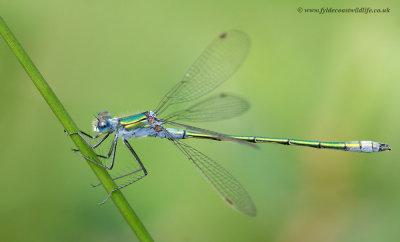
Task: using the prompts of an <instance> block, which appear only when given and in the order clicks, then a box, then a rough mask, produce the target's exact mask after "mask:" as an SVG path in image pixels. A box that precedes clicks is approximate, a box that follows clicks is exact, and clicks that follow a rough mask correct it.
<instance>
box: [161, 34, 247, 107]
mask: <svg viewBox="0 0 400 242" xmlns="http://www.w3.org/2000/svg"><path fill="white" fill-rule="evenodd" d="M249 47H250V38H249V37H248V36H247V34H245V33H243V32H241V31H237V30H231V31H227V32H225V33H223V34H221V35H220V36H219V37H218V38H216V39H215V40H214V41H213V42H212V43H211V44H210V45H209V46H208V48H207V49H206V50H205V51H204V52H203V53H202V54H201V56H200V57H199V58H198V59H197V60H196V61H195V63H194V64H193V65H192V66H191V67H190V68H189V71H188V72H187V73H186V74H185V76H184V78H183V80H182V81H180V82H179V83H178V84H177V85H176V86H175V87H174V88H172V89H171V90H170V91H169V92H168V93H167V94H166V95H165V96H164V98H163V99H162V100H161V102H160V103H159V105H158V106H157V108H156V109H155V110H154V111H155V112H156V113H158V114H160V113H162V112H163V111H164V110H166V109H167V108H168V107H169V106H170V105H173V104H176V103H182V102H188V101H191V100H194V99H196V98H199V97H201V96H203V95H205V94H207V93H209V92H210V91H212V90H213V89H215V88H216V87H217V86H219V85H220V84H221V83H223V82H224V81H225V80H227V79H228V78H229V77H230V76H232V74H233V73H234V72H235V71H236V70H237V69H238V68H239V66H240V65H241V64H242V62H243V60H244V58H245V57H246V55H247V53H248V51H249Z"/></svg>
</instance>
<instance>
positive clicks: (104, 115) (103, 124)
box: [93, 111, 111, 133]
mask: <svg viewBox="0 0 400 242" xmlns="http://www.w3.org/2000/svg"><path fill="white" fill-rule="evenodd" d="M110 119H111V114H110V113H109V112H107V111H102V112H100V113H99V114H98V115H97V118H96V119H95V120H94V121H93V130H94V131H95V132H98V133H105V132H107V131H108V130H109V129H110V127H111V124H110Z"/></svg>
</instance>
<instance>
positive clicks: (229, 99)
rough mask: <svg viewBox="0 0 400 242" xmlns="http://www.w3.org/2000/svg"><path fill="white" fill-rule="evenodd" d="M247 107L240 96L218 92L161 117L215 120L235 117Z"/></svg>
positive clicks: (172, 119)
mask: <svg viewBox="0 0 400 242" xmlns="http://www.w3.org/2000/svg"><path fill="white" fill-rule="evenodd" d="M249 107H250V105H249V103H248V102H246V101H245V100H244V99H242V98H240V97H237V96H234V95H231V94H226V93H220V94H219V95H217V96H212V97H210V98H208V99H206V100H203V101H201V102H198V103H196V104H194V105H192V106H190V107H189V108H186V109H184V110H180V111H177V112H173V113H170V114H167V115H166V116H165V117H163V119H166V120H169V121H174V120H182V121H191V122H206V121H217V120H224V119H229V118H233V117H236V116H238V115H240V114H242V113H244V112H246V111H247V110H248V109H249Z"/></svg>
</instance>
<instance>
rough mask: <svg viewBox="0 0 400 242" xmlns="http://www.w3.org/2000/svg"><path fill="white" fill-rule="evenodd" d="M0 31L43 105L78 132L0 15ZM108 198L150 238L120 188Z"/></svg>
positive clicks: (85, 150)
mask: <svg viewBox="0 0 400 242" xmlns="http://www.w3.org/2000/svg"><path fill="white" fill-rule="evenodd" d="M0 34H1V35H2V36H3V38H4V40H5V41H6V42H7V44H8V46H9V47H10V48H11V50H12V51H13V52H14V54H15V55H16V56H17V58H18V60H19V62H20V63H21V65H22V67H23V68H24V69H25V71H26V72H27V73H28V75H29V77H30V78H31V80H32V81H33V83H34V84H35V86H36V87H37V89H38V90H39V92H40V94H42V96H43V98H44V99H45V100H46V102H47V104H48V105H49V106H50V108H51V110H52V111H53V113H54V114H55V115H56V117H57V118H58V120H59V121H60V123H61V124H62V126H63V127H64V129H65V130H67V131H68V132H69V133H72V132H78V131H79V129H78V128H77V126H76V124H75V123H74V121H73V120H72V119H71V117H70V116H69V114H68V113H67V111H66V110H65V108H64V106H63V105H62V104H61V102H60V100H59V99H58V98H57V96H56V95H55V93H54V92H53V90H52V89H51V88H50V86H49V84H48V83H47V82H46V80H45V79H44V77H43V76H42V75H41V74H40V72H39V70H38V69H37V68H36V66H35V65H34V64H33V62H32V60H31V59H30V58H29V56H28V54H27V53H26V52H25V51H24V49H23V48H22V46H21V45H20V44H19V42H18V41H17V39H16V38H15V36H14V35H13V34H12V32H11V30H10V29H9V28H8V26H7V24H6V23H5V22H4V20H3V18H2V17H1V16H0ZM60 133H61V131H60ZM70 137H71V139H72V141H73V142H74V143H75V145H76V147H77V148H78V149H79V150H80V152H81V153H82V154H83V155H84V156H86V157H88V158H90V159H92V160H93V161H96V162H99V163H100V161H99V160H98V158H97V156H96V154H95V152H94V151H93V149H92V148H91V147H90V146H88V145H87V144H86V142H85V141H84V140H83V139H82V138H81V137H80V136H79V135H70ZM87 162H88V164H89V166H90V168H92V170H93V172H94V173H95V174H96V176H97V177H98V179H99V180H100V182H101V183H102V184H103V187H104V188H105V189H106V191H107V193H109V192H110V191H111V190H112V189H113V188H115V187H116V185H115V183H114V182H113V180H112V179H111V177H110V175H109V174H108V172H107V171H106V170H105V169H104V168H102V167H100V166H98V165H96V164H94V163H93V162H90V161H87ZM111 199H112V201H113V202H114V204H115V206H117V208H118V210H119V211H120V213H121V214H122V216H123V217H124V218H125V220H126V222H127V223H128V225H129V226H130V227H131V228H132V230H133V231H134V232H135V234H136V236H137V237H138V238H139V239H140V240H141V241H153V239H152V238H151V236H150V234H149V232H148V231H147V230H146V228H145V227H144V225H143V224H142V222H141V221H140V219H139V218H138V216H137V215H136V213H135V212H134V211H133V209H132V207H131V206H130V205H129V203H128V201H127V200H126V199H125V197H124V196H123V194H122V193H121V191H119V190H118V191H115V192H113V193H112V195H111Z"/></svg>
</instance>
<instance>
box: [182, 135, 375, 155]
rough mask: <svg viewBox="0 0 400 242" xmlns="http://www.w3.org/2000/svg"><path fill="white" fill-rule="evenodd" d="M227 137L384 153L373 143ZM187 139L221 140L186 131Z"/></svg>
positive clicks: (256, 141)
mask: <svg viewBox="0 0 400 242" xmlns="http://www.w3.org/2000/svg"><path fill="white" fill-rule="evenodd" d="M227 137H230V138H234V139H239V140H245V141H247V142H251V143H276V144H282V145H297V146H308V147H312V148H318V149H322V148H324V149H335V150H344V151H355V152H376V151H382V148H380V144H379V143H376V142H372V141H348V142H325V141H313V140H300V139H288V138H269V137H257V136H237V135H227ZM185 138H203V139H212V140H219V138H218V137H216V136H212V135H208V134H202V133H197V132H191V131H186V133H185Z"/></svg>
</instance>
